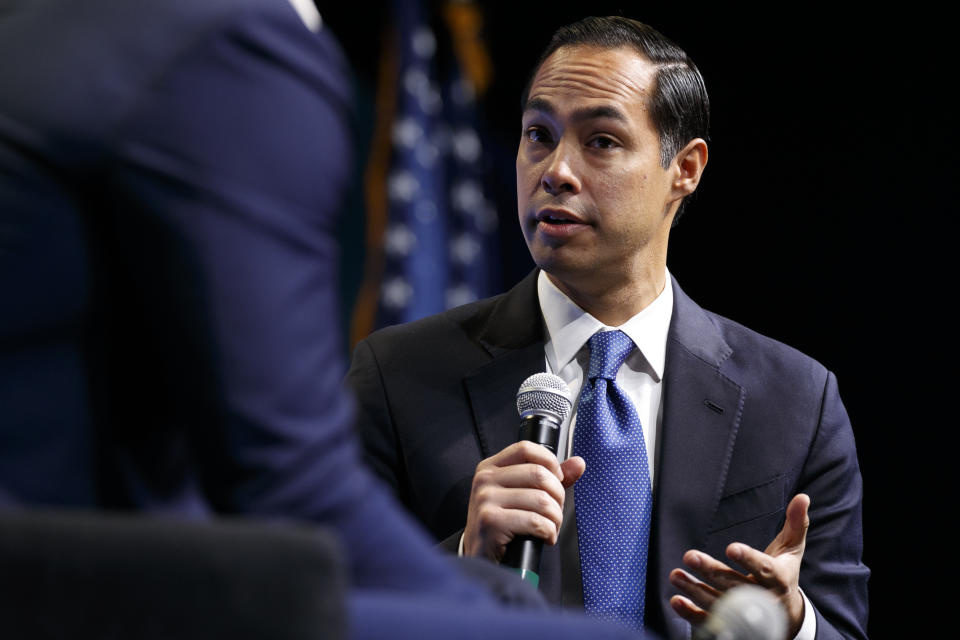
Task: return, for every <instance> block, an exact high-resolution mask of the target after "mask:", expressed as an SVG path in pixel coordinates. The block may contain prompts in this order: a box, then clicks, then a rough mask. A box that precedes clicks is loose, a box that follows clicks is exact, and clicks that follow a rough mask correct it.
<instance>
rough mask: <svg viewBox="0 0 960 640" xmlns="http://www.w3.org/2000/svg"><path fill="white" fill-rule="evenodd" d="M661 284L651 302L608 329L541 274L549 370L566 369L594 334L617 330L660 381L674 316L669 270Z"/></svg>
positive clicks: (540, 292) (539, 284) (545, 347)
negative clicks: (630, 343) (623, 335)
mask: <svg viewBox="0 0 960 640" xmlns="http://www.w3.org/2000/svg"><path fill="white" fill-rule="evenodd" d="M664 281H665V282H666V285H665V286H664V287H663V291H661V292H660V295H658V296H657V297H656V298H655V299H654V301H653V302H651V303H650V304H649V305H647V306H646V307H645V308H644V309H643V310H642V311H640V312H639V313H638V314H636V315H635V316H633V317H632V318H630V319H629V320H627V321H626V322H625V323H623V324H622V325H620V326H619V327H609V326H607V325H605V324H603V323H602V322H600V321H599V320H597V319H596V318H594V317H593V316H592V315H590V314H589V313H587V312H586V311H584V310H583V309H581V308H580V307H578V306H577V305H576V303H574V302H573V301H572V300H571V299H570V298H568V297H567V296H566V294H564V293H563V292H562V291H560V289H558V288H557V286H556V285H555V284H553V282H551V281H550V278H548V277H547V274H546V272H544V271H541V272H540V275H539V276H538V278H537V295H538V297H539V299H540V311H541V313H542V314H543V320H544V324H545V325H546V336H547V339H546V343H545V345H544V350H545V352H546V357H547V362H548V364H549V365H550V368H551V370H552V371H554V372H557V371H560V370H561V369H563V368H564V367H565V366H567V365H568V364H569V363H570V361H572V360H573V359H574V358H575V357H576V356H577V352H578V351H580V349H581V348H582V347H583V346H584V344H586V342H587V340H589V339H590V336H592V335H593V334H594V333H596V332H597V331H600V330H601V329H605V330H609V329H619V330H621V331H623V332H624V333H625V334H627V335H628V336H630V339H631V340H633V343H634V344H635V345H637V349H638V351H639V352H640V353H641V354H642V355H643V358H644V359H645V360H646V361H647V363H648V364H649V365H650V368H651V369H652V370H653V373H654V377H655V378H656V381H657V382H659V381H660V380H662V379H663V367H664V362H665V361H666V357H667V333H668V332H669V330H670V319H671V317H672V316H673V286H672V281H671V277H670V272H669V271H667V273H666V278H665V280H664Z"/></svg>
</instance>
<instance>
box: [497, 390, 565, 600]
mask: <svg viewBox="0 0 960 640" xmlns="http://www.w3.org/2000/svg"><path fill="white" fill-rule="evenodd" d="M572 406H573V404H572V402H571V401H570V389H568V388H567V384H566V383H565V382H564V381H563V380H561V379H560V378H559V377H558V376H555V375H553V374H550V373H538V374H536V375H532V376H530V377H529V378H527V379H526V380H524V381H523V384H522V385H520V390H519V391H518V392H517V411H518V412H519V413H520V435H519V437H518V438H517V440H518V441H520V442H523V441H527V442H535V443H537V444H539V445H540V446H542V447H545V448H546V449H547V450H549V451H550V453H552V454H553V455H554V456H556V455H557V445H558V444H559V441H560V425H561V424H563V421H564V420H566V419H567V416H568V415H569V414H570V408H571V407H572ZM558 528H559V525H558ZM542 549H543V539H542V538H537V537H535V536H529V535H523V536H517V537H515V538H514V539H513V540H511V541H510V542H509V543H508V544H507V549H506V552H505V553H504V555H503V560H502V561H501V562H500V564H502V565H504V566H507V567H512V568H514V569H516V570H517V571H518V572H519V573H520V577H522V578H523V579H524V580H527V581H528V582H530V583H531V584H533V586H537V585H538V584H539V583H540V552H541V550H542Z"/></svg>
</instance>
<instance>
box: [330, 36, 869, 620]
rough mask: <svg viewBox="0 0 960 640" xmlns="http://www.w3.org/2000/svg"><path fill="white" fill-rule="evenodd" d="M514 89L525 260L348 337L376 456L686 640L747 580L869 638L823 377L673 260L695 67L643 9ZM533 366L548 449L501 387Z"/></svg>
mask: <svg viewBox="0 0 960 640" xmlns="http://www.w3.org/2000/svg"><path fill="white" fill-rule="evenodd" d="M522 105H523V116H522V135H521V138H520V142H519V148H518V150H517V199H518V213H519V222H520V227H521V230H522V232H523V234H524V237H525V239H526V242H527V246H528V248H529V250H530V253H531V255H532V256H533V259H534V261H535V263H536V265H537V269H535V270H534V271H533V272H532V273H531V274H530V275H529V276H528V277H526V278H525V279H524V280H523V281H522V282H520V283H519V284H518V285H517V286H516V287H514V288H513V289H511V290H510V291H508V292H507V293H505V294H503V295H500V296H497V297H494V298H491V299H487V300H482V301H479V302H476V303H473V304H470V305H467V306H463V307H459V308H456V309H453V310H451V311H448V312H446V313H443V314H439V315H437V316H433V317H430V318H426V319H424V320H421V321H418V322H415V323H411V324H406V325H400V326H397V327H392V328H388V329H385V330H382V331H380V332H377V333H375V334H373V335H371V336H370V337H369V338H368V339H366V340H364V341H363V342H361V343H360V344H359V345H358V346H357V349H356V351H355V354H354V359H353V364H352V367H351V370H350V373H349V376H348V379H349V381H350V383H351V385H352V386H353V388H354V389H355V391H356V393H357V396H358V399H359V403H360V429H361V434H362V437H363V440H364V444H365V447H366V451H367V459H368V461H369V462H370V463H371V464H372V466H373V467H374V469H375V470H376V471H377V472H378V473H379V475H380V476H382V477H383V478H384V479H385V480H386V481H387V482H388V483H389V484H390V485H391V486H392V487H393V488H394V490H395V491H396V493H397V495H398V496H399V497H400V499H401V500H402V501H403V502H404V503H405V504H406V506H407V507H408V508H409V509H410V510H411V511H412V512H413V513H414V514H415V515H416V516H417V517H419V518H420V519H421V520H422V521H423V522H424V524H426V526H427V527H428V528H429V529H430V530H431V531H432V532H433V533H434V535H435V536H436V537H437V538H438V539H440V540H443V541H444V542H443V544H444V545H445V546H447V547H448V548H450V549H451V550H452V551H459V552H460V553H463V554H465V555H479V556H486V557H489V558H492V559H494V560H500V559H501V558H502V557H503V554H504V552H505V550H506V548H507V545H508V543H509V542H510V541H511V540H513V539H514V538H516V537H519V536H534V537H537V538H541V539H543V540H544V541H545V542H546V543H548V544H547V545H545V547H544V550H543V559H542V563H541V575H540V588H541V590H542V591H543V592H544V594H545V595H546V596H547V597H548V599H550V600H551V601H553V602H557V603H561V604H563V605H569V606H582V607H584V608H585V609H586V610H587V611H588V612H590V613H593V614H595V615H598V616H602V617H605V618H610V619H615V620H618V621H620V622H622V623H624V624H626V625H629V626H632V627H636V628H643V627H649V628H651V629H654V630H655V631H657V632H659V633H661V634H663V635H665V636H667V637H687V636H689V633H690V624H699V623H700V622H702V621H703V620H704V619H705V616H706V612H707V611H708V610H709V609H710V607H711V605H712V603H713V602H714V601H715V600H716V599H717V598H718V597H719V596H720V595H721V594H722V593H723V592H724V591H726V590H727V589H730V588H732V587H734V586H737V585H739V584H744V583H748V582H749V583H756V584H759V585H760V586H762V587H764V588H766V589H768V590H769V591H770V592H772V593H773V594H774V595H776V596H777V598H778V599H779V600H780V602H781V603H782V604H783V605H784V609H785V611H786V612H787V618H788V626H789V635H788V637H818V638H828V637H855V638H862V637H865V628H866V617H867V604H866V602H867V578H868V575H869V571H868V570H867V568H866V567H865V566H864V565H863V564H862V562H861V539H862V535H861V514H860V508H861V496H862V489H861V479H860V472H859V466H858V462H857V457H856V450H855V446H854V440H853V434H852V430H851V428H850V424H849V420H848V418H847V415H846V411H845V410H844V408H843V405H842V403H841V401H840V398H839V395H838V391H837V382H836V379H835V377H834V376H833V374H832V373H830V372H829V371H827V369H825V368H824V367H823V366H822V365H820V364H819V363H817V362H815V361H814V360H812V359H810V358H809V357H807V356H805V355H803V354H801V353H799V352H797V351H796V350H794V349H792V348H790V347H787V346H786V345H784V344H781V343H779V342H776V341H774V340H771V339H769V338H766V337H764V336H761V335H758V334H757V333H754V332H752V331H750V330H748V329H746V328H744V327H743V326H741V325H738V324H736V323H734V322H731V321H730V320H727V319H726V318H723V317H720V316H718V315H716V314H713V313H711V312H708V311H705V310H704V309H702V308H700V307H699V306H697V305H696V304H695V303H694V302H693V301H692V300H691V299H690V298H689V297H687V296H686V294H684V292H683V291H682V289H680V287H679V284H678V283H677V281H676V280H675V279H674V278H673V277H672V276H671V275H670V273H669V271H668V270H667V264H666V259H667V245H668V240H669V236H670V230H671V227H672V226H673V224H674V222H675V220H676V218H677V216H678V215H679V214H680V212H681V210H682V208H683V205H684V200H685V199H686V198H687V197H688V196H689V195H690V194H692V193H693V192H694V191H695V190H696V188H697V186H698V184H699V181H700V178H701V175H702V173H703V171H704V168H705V167H706V164H707V143H706V141H705V140H706V138H707V131H708V124H709V103H708V98H707V93H706V90H705V88H704V84H703V80H702V78H701V76H700V73H699V71H698V70H697V68H696V66H695V65H694V64H693V62H692V61H691V60H690V59H689V57H688V56H687V55H686V53H684V52H683V51H682V50H681V49H680V48H679V47H677V46H676V45H674V44H673V43H672V42H670V41H669V40H667V39H666V38H664V37H663V36H662V35H661V34H659V33H657V32H656V31H655V30H653V29H651V28H650V27H648V26H646V25H644V24H641V23H639V22H636V21H633V20H629V19H626V18H620V17H612V18H587V19H585V20H582V21H580V22H578V23H575V24H572V25H568V26H565V27H562V28H561V29H559V30H558V31H557V32H556V33H555V34H554V37H553V39H552V40H551V42H550V44H549V45H548V46H547V48H546V50H545V51H544V53H543V55H542V57H541V59H540V61H539V62H538V64H537V65H536V67H535V68H534V72H533V74H532V76H531V80H530V82H529V84H528V87H527V90H526V91H525V95H524V96H523V99H522ZM541 371H547V372H549V373H552V374H555V375H557V376H559V377H560V378H561V379H562V380H563V381H564V382H565V383H566V384H567V385H568V387H569V389H570V390H571V393H572V396H573V398H574V402H573V411H572V415H571V417H570V419H569V420H568V421H567V422H566V423H565V424H564V426H563V429H562V432H561V435H560V440H559V451H558V457H559V460H561V461H562V462H559V461H558V457H555V456H554V455H553V454H552V453H551V452H550V451H548V450H547V449H546V448H544V447H541V446H539V445H536V444H533V443H530V442H517V425H518V416H517V412H516V409H515V408H514V401H515V396H516V393H517V389H518V387H519V386H520V384H521V383H522V382H523V381H524V380H525V379H527V378H528V377H529V376H530V375H532V374H534V373H537V372H541ZM561 524H562V525H563V526H561ZM808 527H809V528H808ZM684 566H685V567H686V570H682V569H680V567H684Z"/></svg>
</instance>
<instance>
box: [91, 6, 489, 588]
mask: <svg viewBox="0 0 960 640" xmlns="http://www.w3.org/2000/svg"><path fill="white" fill-rule="evenodd" d="M251 4H252V3H251ZM256 6H257V9H250V8H249V7H247V8H244V9H243V10H240V9H237V10H235V11H233V13H231V15H230V16H229V17H226V18H225V19H224V22H223V23H222V24H220V25H214V26H212V27H211V29H210V30H209V31H208V32H206V33H203V34H199V35H197V36H196V37H194V38H193V41H192V43H191V44H190V45H189V46H187V47H185V48H184V50H183V51H182V52H180V54H179V55H178V56H177V57H176V59H175V60H173V61H171V62H170V64H169V66H168V67H167V68H166V69H163V70H162V72H160V73H158V74H156V75H155V76H154V77H151V78H146V79H145V86H144V89H143V93H142V96H141V98H140V100H139V105H138V106H137V107H136V109H134V110H133V111H132V112H131V113H130V114H129V116H128V117H127V119H126V121H125V123H124V124H123V126H122V127H121V129H120V130H119V131H118V134H117V142H116V149H115V158H116V161H115V162H114V164H113V166H112V167H111V169H110V171H111V174H112V175H111V179H112V180H113V182H114V185H115V186H116V189H115V192H116V193H119V194H120V195H119V196H118V197H116V198H114V199H113V200H112V201H111V202H109V203H104V206H105V208H106V209H107V210H108V211H109V215H105V216H104V218H105V222H104V226H105V227H109V228H107V229H105V232H106V233H107V234H108V235H110V236H112V237H114V238H115V239H116V240H117V242H116V246H117V249H116V250H115V251H114V252H113V254H112V255H111V256H110V258H109V262H110V264H109V265H107V267H108V268H106V269H105V272H109V273H113V274H115V275H114V276H113V277H115V278H118V279H120V281H118V284H120V285H125V286H127V287H130V288H135V289H136V290H137V291H138V294H137V296H136V300H137V301H138V302H137V304H136V305H133V306H135V307H136V309H134V310H128V311H126V312H125V313H129V314H136V315H137V316H138V317H137V320H138V322H139V324H138V326H139V328H138V331H137V332H138V333H139V334H140V336H139V338H140V340H139V342H140V343H145V344H147V345H148V346H146V347H144V348H143V349H144V350H140V351H139V352H138V353H137V354H136V359H138V360H140V359H147V360H149V361H151V362H156V363H157V364H156V367H157V368H158V369H160V370H159V371H157V372H156V373H155V374H154V377H153V381H154V382H156V388H158V389H162V395H163V399H166V400H169V403H168V404H169V405H170V406H165V405H163V404H162V402H157V403H156V404H154V405H151V407H150V410H149V411H143V413H144V414H149V415H146V416H145V418H144V423H148V422H151V421H153V422H156V423H160V422H163V423H166V424H177V425H179V427H180V428H181V430H182V431H183V432H184V433H185V434H186V438H187V441H188V443H189V447H190V452H189V458H191V459H193V460H194V461H195V468H197V469H199V473H198V476H199V478H198V485H199V487H200V488H201V492H202V495H203V497H204V499H205V500H206V501H207V502H208V503H209V504H210V505H212V506H213V508H214V509H215V510H217V511H220V512H232V513H240V514H245V515H256V516H261V517H271V518H272V517H295V518H298V519H304V520H310V521H313V522H316V523H320V524H323V525H327V526H329V527H331V528H332V529H333V530H334V531H336V532H337V533H338V534H339V536H340V539H341V541H342V542H343V545H344V548H345V549H346V551H347V555H348V560H349V563H350V567H351V569H352V574H353V584H354V585H355V586H359V587H377V588H384V587H387V588H403V589H408V590H417V589H428V590H435V591H446V592H447V593H450V594H460V595H462V596H463V597H465V598H468V599H480V600H485V599H486V595H485V594H483V593H482V592H481V591H480V590H479V589H477V588H476V587H474V586H473V585H472V584H470V583H468V582H466V581H465V580H463V579H461V578H460V577H459V576H458V575H457V574H456V573H455V572H454V571H453V570H452V569H451V568H450V567H449V566H448V564H447V563H446V561H445V560H444V559H443V558H442V557H441V556H439V555H437V554H435V553H433V549H432V547H431V546H430V544H429V542H428V541H427V537H426V536H425V535H424V533H423V532H422V531H421V530H420V529H419V527H418V526H417V525H415V524H414V523H413V521H412V520H411V519H410V518H409V517H407V516H406V514H404V513H403V512H402V511H401V510H400V509H398V508H397V506H396V504H395V503H394V502H393V501H391V500H390V499H389V496H388V494H387V492H386V491H384V490H383V489H382V487H381V486H380V484H379V483H378V482H377V481H376V480H375V479H374V478H373V477H372V475H371V474H370V473H369V472H368V471H367V470H366V469H365V468H364V467H363V466H362V465H361V463H360V458H359V452H358V450H357V446H356V441H355V436H354V433H353V431H352V420H353V402H352V398H351V397H350V395H349V394H348V393H347V392H346V390H345V389H344V388H343V386H342V375H343V357H342V355H341V351H342V350H343V344H342V342H341V332H340V328H339V326H338V314H337V308H338V292H337V277H336V263H337V243H336V238H335V235H334V229H335V219H336V215H337V214H338V213H339V212H338V208H339V205H340V203H341V202H342V195H343V191H344V189H345V187H346V185H347V183H348V180H349V168H350V167H351V154H350V151H351V146H350V145H351V142H350V138H349V135H348V123H347V121H348V109H349V106H348V102H347V95H346V94H347V92H346V90H345V88H346V83H347V80H346V76H345V74H346V69H345V65H344V62H343V60H342V59H341V58H340V56H339V52H338V51H337V49H336V48H335V46H334V44H333V41H332V39H328V37H327V36H326V35H324V34H320V35H317V34H314V33H312V32H309V31H308V30H307V29H305V28H304V26H303V25H302V23H300V21H299V18H298V17H297V16H296V14H295V13H294V12H293V10H292V9H291V8H290V7H289V5H288V4H287V3H286V2H284V1H283V0H277V1H276V2H273V3H271V2H263V3H258V4H256ZM118 337H119V336H118ZM130 344H131V345H132V344H135V341H134V340H131V341H130ZM154 358H155V359H154ZM163 399H161V400H163ZM141 427H142V428H143V429H144V430H147V431H149V430H150V429H151V427H150V425H149V424H141V425H138V429H139V428H141ZM134 448H135V447H134ZM141 453H142V454H143V455H141V456H140V458H141V459H140V461H139V463H138V465H137V466H138V468H139V470H140V472H141V474H142V475H144V476H148V475H149V473H148V472H147V471H146V470H147V468H148V466H149V463H148V462H147V461H146V460H145V459H146V458H148V457H149V455H150V452H149V451H143V452H141ZM144 485H145V486H153V488H154V494H156V493H157V491H156V486H155V483H154V484H152V485H151V483H150V482H149V478H147V481H146V482H144Z"/></svg>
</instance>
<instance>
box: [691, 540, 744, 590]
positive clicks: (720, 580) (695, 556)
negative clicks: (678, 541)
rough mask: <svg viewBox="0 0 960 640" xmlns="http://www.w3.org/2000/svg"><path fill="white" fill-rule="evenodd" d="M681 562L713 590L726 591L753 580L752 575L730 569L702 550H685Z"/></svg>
mask: <svg viewBox="0 0 960 640" xmlns="http://www.w3.org/2000/svg"><path fill="white" fill-rule="evenodd" d="M731 546H733V545H731ZM741 546H746V545H741ZM748 548H749V547H748ZM683 564H685V565H687V566H688V567H690V568H691V569H692V570H694V571H696V572H697V575H699V576H700V577H701V578H703V580H704V581H706V582H708V583H710V584H711V585H713V587H715V588H716V589H715V590H719V591H726V590H728V589H732V588H734V587H737V586H740V585H742V584H747V583H753V582H754V580H753V578H752V577H750V576H748V575H744V574H742V573H740V572H739V571H736V570H734V569H731V568H730V567H729V566H727V565H726V564H724V563H723V562H720V561H719V560H717V559H716V558H714V557H712V556H709V555H707V554H706V553H703V552H702V551H694V550H690V551H687V552H686V553H685V554H683Z"/></svg>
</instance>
